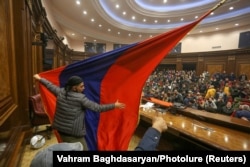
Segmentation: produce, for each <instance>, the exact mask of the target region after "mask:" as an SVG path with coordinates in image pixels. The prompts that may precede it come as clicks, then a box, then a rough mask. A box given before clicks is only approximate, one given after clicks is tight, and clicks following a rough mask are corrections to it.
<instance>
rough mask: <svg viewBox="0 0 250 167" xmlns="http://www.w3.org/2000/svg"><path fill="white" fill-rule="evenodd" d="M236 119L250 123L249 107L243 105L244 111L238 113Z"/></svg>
mask: <svg viewBox="0 0 250 167" xmlns="http://www.w3.org/2000/svg"><path fill="white" fill-rule="evenodd" d="M235 117H237V118H240V119H243V120H245V121H250V107H249V106H248V105H242V109H241V110H238V111H236V113H235Z"/></svg>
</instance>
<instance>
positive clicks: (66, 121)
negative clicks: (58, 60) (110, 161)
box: [34, 74, 125, 150]
mask: <svg viewBox="0 0 250 167" xmlns="http://www.w3.org/2000/svg"><path fill="white" fill-rule="evenodd" d="M34 78H35V79H36V80H38V81H40V82H41V83H42V84H43V85H45V86H46V87H47V88H48V89H49V90H50V91H51V92H52V93H53V94H54V95H55V96H56V111H55V118H54V121H53V124H52V127H53V128H54V129H56V130H57V131H58V132H59V134H60V138H61V140H62V141H63V142H68V143H75V142H80V143H81V144H82V145H83V150H88V145H87V143H86V141H85V135H86V127H85V122H84V120H85V109H86V108H88V109H91V110H92V111H96V112H103V111H108V110H113V109H123V108H125V104H123V103H120V102H118V100H117V101H116V102H115V103H113V104H103V105H99V104H97V103H95V102H93V101H91V100H89V99H88V98H87V97H86V96H85V95H84V94H83V93H82V92H83V91H84V82H83V81H82V79H81V78H80V77H78V76H72V77H70V78H69V79H68V81H67V83H66V85H65V87H64V88H60V87H58V86H56V85H54V84H52V83H51V82H49V81H48V80H46V79H44V78H41V77H40V76H39V75H38V74H35V75H34ZM117 112H122V111H117Z"/></svg>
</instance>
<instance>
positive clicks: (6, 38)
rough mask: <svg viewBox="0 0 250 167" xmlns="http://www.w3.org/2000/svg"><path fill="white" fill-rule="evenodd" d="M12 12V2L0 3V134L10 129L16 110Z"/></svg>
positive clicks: (5, 0)
mask: <svg viewBox="0 0 250 167" xmlns="http://www.w3.org/2000/svg"><path fill="white" fill-rule="evenodd" d="M12 11H13V9H12V1H8V0H4V1H0V22H1V24H0V32H1V33H0V59H1V61H0V75H1V77H0V82H1V87H0V133H1V132H4V131H6V130H9V129H10V127H11V126H10V125H11V123H12V121H11V119H9V118H10V116H11V115H12V114H13V113H14V112H15V111H16V109H17V92H16V90H17V87H16V83H17V80H16V78H15V76H16V74H15V73H14V74H13V72H14V71H15V54H14V49H15V48H14V43H13V31H12V27H13V25H12V21H11V20H12V17H13V16H12ZM7 119H8V120H9V121H8V123H6V124H4V123H5V122H6V120H7ZM3 124H4V126H2V125H3Z"/></svg>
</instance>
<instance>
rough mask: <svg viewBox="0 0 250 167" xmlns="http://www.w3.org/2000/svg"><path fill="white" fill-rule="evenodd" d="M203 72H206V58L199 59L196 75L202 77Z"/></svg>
mask: <svg viewBox="0 0 250 167" xmlns="http://www.w3.org/2000/svg"><path fill="white" fill-rule="evenodd" d="M203 72H204V57H198V58H197V67H196V75H201V74H202V73H203Z"/></svg>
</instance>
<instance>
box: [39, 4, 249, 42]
mask: <svg viewBox="0 0 250 167" xmlns="http://www.w3.org/2000/svg"><path fill="white" fill-rule="evenodd" d="M45 1H46V2H45ZM219 2H220V0H78V1H77V0H43V3H44V4H46V5H45V6H46V11H47V13H50V15H51V19H53V22H51V23H52V26H53V23H54V24H57V25H59V27H60V29H61V32H62V34H59V35H61V36H65V37H67V38H68V39H69V41H81V42H83V41H87V42H111V43H120V44H128V43H133V42H137V41H141V40H145V39H147V38H150V37H152V36H156V35H158V34H160V33H163V32H166V31H170V30H171V29H174V28H176V27H179V26H182V25H185V24H187V23H190V22H192V21H194V20H195V19H197V17H200V16H202V15H203V14H205V13H206V12H207V11H208V10H209V9H211V8H213V7H214V6H215V5H216V4H218V3H219ZM249 18H250V0H227V1H226V3H225V4H224V5H222V6H221V7H220V8H218V9H217V10H215V11H214V13H213V14H212V15H210V16H208V17H207V18H206V19H204V20H203V21H202V22H201V23H200V24H199V25H198V26H197V27H196V28H195V29H194V30H192V31H191V32H190V34H198V33H208V32H214V31H223V30H225V29H231V28H235V27H237V26H249V27H250V21H249Z"/></svg>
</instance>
